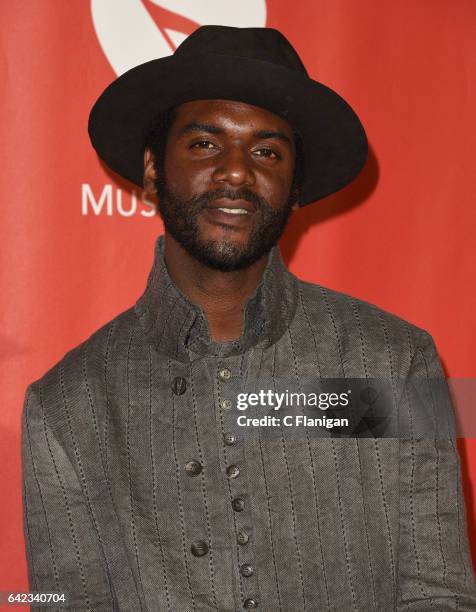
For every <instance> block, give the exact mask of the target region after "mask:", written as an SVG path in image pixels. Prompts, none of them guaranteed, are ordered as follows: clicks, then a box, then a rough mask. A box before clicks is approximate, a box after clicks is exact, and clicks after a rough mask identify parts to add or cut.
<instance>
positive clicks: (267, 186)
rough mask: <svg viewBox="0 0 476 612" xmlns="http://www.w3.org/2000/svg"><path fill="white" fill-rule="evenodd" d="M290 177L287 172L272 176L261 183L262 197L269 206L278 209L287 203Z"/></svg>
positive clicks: (290, 182)
mask: <svg viewBox="0 0 476 612" xmlns="http://www.w3.org/2000/svg"><path fill="white" fill-rule="evenodd" d="M292 179H293V177H292V175H289V173H287V172H282V173H277V174H273V175H271V176H268V177H266V178H265V179H263V181H262V186H263V187H262V195H263V196H264V197H265V198H266V199H267V200H268V202H269V203H270V205H271V206H273V207H276V208H279V207H280V206H282V205H283V203H284V202H286V201H287V199H288V197H289V193H290V191H291V185H292Z"/></svg>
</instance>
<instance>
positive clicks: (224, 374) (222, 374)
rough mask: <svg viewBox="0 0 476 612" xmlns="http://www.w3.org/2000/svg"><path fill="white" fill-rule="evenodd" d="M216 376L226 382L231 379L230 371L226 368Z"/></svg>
mask: <svg viewBox="0 0 476 612" xmlns="http://www.w3.org/2000/svg"><path fill="white" fill-rule="evenodd" d="M218 374H219V376H220V378H221V379H222V380H228V379H229V378H230V377H231V370H229V369H228V368H222V369H221V370H220V371H219V372H218Z"/></svg>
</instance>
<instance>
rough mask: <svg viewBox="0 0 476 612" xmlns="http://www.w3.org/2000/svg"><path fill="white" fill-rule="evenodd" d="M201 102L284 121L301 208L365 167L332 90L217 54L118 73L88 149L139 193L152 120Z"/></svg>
mask: <svg viewBox="0 0 476 612" xmlns="http://www.w3.org/2000/svg"><path fill="white" fill-rule="evenodd" d="M207 99H223V100H236V101H239V102H245V103H247V104H252V105H254V106H259V107H262V108H265V109H267V110H269V111H271V112H273V113H275V114H276V115H278V116H280V117H282V118H284V119H286V120H287V121H289V123H290V124H291V125H292V126H293V128H294V129H295V130H296V131H297V132H298V134H299V135H300V137H301V139H302V143H303V156H304V180H303V184H302V186H301V195H300V205H301V206H305V205H306V204H310V203H312V202H315V201H316V200H319V199H321V198H323V197H325V196H327V195H330V194H331V193H334V192H335V191H338V190H339V189H341V188H342V187H344V186H345V185H347V184H348V183H350V182H351V181H352V180H353V179H354V178H355V177H356V176H357V174H358V173H359V172H360V170H361V169H362V167H363V166H364V164H365V161H366V158H367V150H368V146H367V138H366V135H365V130H364V128H363V127H362V124H361V122H360V121H359V118H358V117H357V115H356V114H355V112H354V111H353V110H352V108H351V107H350V106H349V105H348V104H347V102H345V100H343V99H342V98H341V97H340V96H339V95H338V94H337V93H336V92H335V91H333V90H332V89H330V88H328V87H326V86H325V85H323V84H322V83H318V82H317V81H313V80H311V79H309V78H308V77H306V76H305V75H304V74H301V73H299V72H297V71H294V70H290V69H288V68H285V67H282V66H279V65H276V64H273V63H271V62H266V61H262V60H255V59H250V58H243V57H233V56H229V55H218V54H213V55H212V54H200V55H199V56H197V57H195V58H192V59H189V58H187V59H184V58H181V57H177V56H170V57H166V58H161V59H157V60H152V61H150V62H147V63H145V64H141V65H140V66H137V67H135V68H132V69H131V70H129V71H128V72H126V73H124V74H123V75H122V76H120V77H119V78H118V79H116V80H115V81H114V82H113V83H111V85H109V87H107V89H106V90H105V91H104V92H103V93H102V94H101V96H100V97H99V98H98V100H97V101H96V103H95V105H94V106H93V108H92V110H91V113H90V116H89V126H88V131H89V136H90V138H91V142H92V145H93V147H94V148H95V150H96V152H97V153H98V155H99V157H101V159H102V160H103V161H104V162H105V163H106V164H107V165H108V166H109V167H110V168H111V169H112V170H114V172H116V173H117V174H119V175H120V176H122V177H124V178H126V179H127V180H129V181H131V182H132V183H135V184H136V185H139V186H140V187H142V186H143V182H142V181H143V171H144V168H143V156H144V148H145V143H146V139H147V135H148V131H149V129H150V127H151V124H152V122H153V121H154V119H155V118H156V117H157V116H158V115H159V114H160V113H162V112H164V111H165V110H167V109H168V108H170V107H172V106H177V105H179V104H183V103H184V102H189V101H192V100H207Z"/></svg>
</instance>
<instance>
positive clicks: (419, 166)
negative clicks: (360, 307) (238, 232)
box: [0, 0, 476, 590]
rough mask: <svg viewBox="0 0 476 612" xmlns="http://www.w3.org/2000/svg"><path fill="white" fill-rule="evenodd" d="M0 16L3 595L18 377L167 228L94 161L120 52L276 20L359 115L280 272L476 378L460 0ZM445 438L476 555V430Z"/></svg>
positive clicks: (43, 5)
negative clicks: (359, 148)
mask: <svg viewBox="0 0 476 612" xmlns="http://www.w3.org/2000/svg"><path fill="white" fill-rule="evenodd" d="M204 4H206V5H207V6H206V7H204V6H203V5H204ZM215 4H216V6H214V5H215ZM200 6H201V8H200ZM200 11H202V12H203V15H202V14H201V13H200ZM0 13H1V20H0V28H1V33H2V52H1V53H0V67H1V71H2V82H3V83H4V84H5V85H6V94H7V95H6V96H2V97H1V98H0V124H1V128H2V129H1V134H2V137H1V144H0V148H1V149H0V162H1V169H2V173H1V182H2V205H1V207H0V219H1V224H2V245H1V246H2V249H1V255H2V272H3V274H2V277H1V281H0V283H1V285H0V290H1V295H2V298H3V301H4V306H3V309H2V311H3V317H2V337H1V347H2V366H3V367H2V368H1V370H0V376H1V377H2V381H1V388H2V391H3V393H4V397H3V401H2V405H1V407H2V409H1V411H0V428H1V457H0V460H1V466H2V468H1V470H2V471H1V474H2V477H1V478H2V480H1V490H2V501H1V505H0V512H1V525H0V529H1V533H0V538H1V540H0V541H1V546H0V568H2V569H1V572H2V573H1V575H0V590H12V589H15V590H24V589H25V588H26V587H27V578H26V562H25V558H24V543H23V526H22V511H21V471H20V415H21V410H22V404H23V397H24V392H25V388H26V386H27V384H28V383H29V382H31V381H32V380H34V379H36V378H38V377H39V376H41V375H42V374H43V373H44V372H45V371H46V370H47V369H48V368H50V367H51V366H52V365H53V364H54V363H55V362H56V361H58V360H59V359H60V358H61V357H62V356H63V355H64V353H65V352H66V351H67V350H69V349H70V348H72V347H73V346H75V345H76V344H78V343H79V342H81V341H82V340H84V339H85V338H86V337H87V336H89V335H90V334H91V333H92V332H93V331H94V330H95V329H97V328H98V327H99V326H101V325H102V324H104V323H105V322H106V321H108V320H109V319H111V318H112V317H113V316H115V315H116V314H118V313H119V312H120V311H122V310H124V309H126V308H128V307H129V306H130V305H131V304H132V303H133V302H134V301H135V300H136V298H137V297H138V296H139V294H140V293H141V292H142V290H143V288H144V287H145V282H146V277H147V273H148V270H149V267H150V265H151V262H152V255H153V245H154V241H155V239H156V236H157V235H158V234H159V233H162V225H161V222H160V219H159V218H158V217H157V216H152V215H151V208H150V206H148V205H147V204H146V203H142V202H141V201H140V197H139V196H140V194H137V197H136V196H135V195H134V194H131V192H130V189H131V186H130V185H127V184H125V183H121V182H119V181H117V180H116V179H115V177H113V176H111V175H110V174H108V173H107V172H106V170H105V169H104V168H103V167H102V166H101V165H100V164H99V162H98V160H97V158H96V155H95V153H94V151H93V149H92V148H91V146H90V144H89V141H88V137H87V129H86V125H87V117H88V112H89V109H90V107H91V105H92V103H93V102H94V100H95V99H96V97H97V96H98V95H99V93H100V92H101V91H102V89H103V88H104V87H105V86H106V85H107V84H108V83H109V82H110V81H111V80H112V79H113V78H114V77H115V75H116V73H117V72H120V71H121V70H124V69H125V68H126V67H127V66H126V65H125V64H124V62H126V64H127V61H133V59H134V58H136V57H139V58H140V57H141V56H140V53H145V55H147V53H148V54H149V56H150V57H153V56H154V55H156V56H157V55H161V54H163V49H165V50H166V52H170V49H173V48H174V44H177V42H178V41H180V40H181V38H183V37H184V36H185V35H187V34H189V33H190V32H191V31H193V29H195V28H196V27H197V26H198V25H200V24H202V23H213V22H216V23H222V24H225V25H264V24H265V23H266V25H269V26H273V27H276V28H278V29H280V30H282V31H283V32H284V34H285V35H286V36H287V37H288V38H289V39H290V40H291V42H292V43H293V44H294V46H295V47H296V48H297V50H298V52H299V53H300V54H301V57H302V58H303V60H304V63H305V64H306V66H307V68H308V71H309V73H310V75H311V76H312V77H314V78H316V79H318V80H321V81H322V82H324V83H326V84H328V85H329V86H330V87H332V88H334V89H336V90H337V91H338V92H339V93H341V95H343V97H344V98H345V99H347V100H348V101H349V102H350V104H351V106H352V107H353V108H354V109H355V110H356V112H357V113H358V114H359V116H360V117H361V119H362V121H363V123H364V125H365V127H366V130H367V134H368V137H369V142H370V157H369V160H368V163H367V165H366V167H365V169H364V171H363V173H362V175H361V176H360V177H359V178H358V179H357V181H355V182H354V184H352V185H351V186H350V187H348V188H346V189H345V190H343V191H342V192H340V193H339V194H336V195H334V196H331V197H329V198H326V199H325V200H323V201H321V202H320V203H318V204H315V205H312V206H309V207H307V208H306V209H303V210H301V211H298V212H297V213H296V214H295V215H294V217H293V219H292V221H291V223H290V227H289V228H288V230H287V233H286V235H285V237H284V239H283V240H282V243H281V246H282V250H283V254H284V256H285V259H286V261H287V263H288V265H289V267H290V269H291V270H292V271H293V272H294V273H295V274H297V275H298V276H300V277H301V278H304V279H306V280H309V281H311V282H318V283H321V284H324V285H327V286H330V287H332V288H334V289H337V290H340V291H344V292H345V293H349V294H351V295H354V296H357V297H359V298H362V299H364V300H367V301H370V302H373V303H375V304H377V305H379V306H381V307H382V308H384V309H386V310H389V311H391V312H393V313H395V314H398V315H399V316H401V317H403V318H405V319H407V320H409V321H411V322H412V323H414V324H416V325H418V326H421V327H423V328H425V329H427V330H428V331H429V332H430V333H431V334H432V335H433V337H434V339H435V341H436V343H437V346H438V348H439V352H440V355H441V358H442V361H443V363H444V366H445V369H446V372H447V375H448V376H450V377H453V378H458V377H460V378H461V377H466V378H470V377H474V376H475V374H476V365H475V361H474V356H473V354H474V344H475V339H476V338H475V336H476V334H475V328H474V312H475V310H476V289H475V287H474V263H475V256H474V234H475V230H476V211H475V208H474V193H475V191H476V179H475V176H476V173H475V165H476V155H475V150H476V130H475V123H474V118H473V114H474V109H475V108H476V90H475V64H476V43H475V41H476V31H475V30H476V3H475V2H474V0H458V2H454V0H415V1H414V2H408V1H407V0H392V2H375V0H300V2H299V3H295V2H294V3H291V2H286V0H267V2H265V0H248V1H247V2H245V1H244V0H241V1H240V0H236V1H235V0H234V1H230V2H223V0H221V1H219V2H214V1H211V0H209V1H208V2H207V3H198V2H195V3H194V2H193V0H168V1H165V0H164V1H162V2H159V1H158V0H142V1H141V0H112V1H111V0H92V1H90V0H69V1H68V2H62V1H60V0H23V1H22V2H18V1H16V0H10V1H7V0H4V1H3V2H2V6H1V8H0ZM93 15H94V19H93ZM133 15H136V16H137V22H134V19H135V17H133ZM139 17H140V19H139ZM159 47H160V52H155V49H156V48H157V49H159ZM151 54H152V55H151ZM145 59H148V57H146V56H144V60H145ZM121 62H122V64H121ZM459 450H460V454H461V458H462V466H463V478H464V487H465V496H466V506H467V513H468V520H469V526H470V536H471V542H472V545H473V551H474V552H475V553H476V528H475V525H476V521H475V508H474V506H475V503H476V495H475V494H474V493H473V490H472V486H471V483H472V482H473V483H474V482H476V441H475V440H474V439H465V440H460V441H459Z"/></svg>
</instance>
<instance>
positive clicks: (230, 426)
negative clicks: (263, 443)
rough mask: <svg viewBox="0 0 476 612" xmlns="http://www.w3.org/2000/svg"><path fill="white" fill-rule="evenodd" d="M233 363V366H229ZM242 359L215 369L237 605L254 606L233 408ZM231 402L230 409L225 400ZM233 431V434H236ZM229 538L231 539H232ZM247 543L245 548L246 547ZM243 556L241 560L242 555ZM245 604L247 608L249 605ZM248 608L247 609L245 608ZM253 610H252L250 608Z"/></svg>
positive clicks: (242, 457)
mask: <svg viewBox="0 0 476 612" xmlns="http://www.w3.org/2000/svg"><path fill="white" fill-rule="evenodd" d="M232 361H233V363H232ZM240 362H241V356H238V357H237V358H234V359H233V358H228V359H227V360H226V364H224V363H223V362H222V363H221V364H220V367H219V368H218V370H217V381H218V385H217V388H218V410H219V422H220V424H221V432H219V435H220V440H219V443H220V446H221V448H222V456H223V457H224V471H225V474H224V476H225V478H226V482H227V484H228V490H229V493H230V503H231V508H232V516H233V525H234V534H230V536H231V538H233V541H234V543H235V547H236V555H237V561H238V566H237V567H236V570H235V571H237V572H238V576H239V581H240V583H241V589H240V590H241V597H240V600H239V601H240V606H243V607H244V606H245V601H246V602H252V603H251V605H256V606H257V600H256V598H255V594H256V593H257V583H256V581H257V577H256V572H255V568H254V565H253V563H252V559H253V557H254V555H253V545H252V538H251V537H250V534H251V529H250V527H249V526H250V524H251V513H250V504H249V496H248V490H247V486H248V482H247V479H246V464H245V454H244V447H243V444H244V440H243V435H240V433H239V431H238V430H239V426H238V425H237V422H236V419H237V417H238V416H239V414H240V412H239V411H237V409H236V407H235V402H236V398H237V395H238V393H240V392H242V391H243V390H244V389H243V386H242V384H243V377H242V376H240V374H239V373H240ZM227 399H228V400H230V403H231V406H230V405H229V403H228V402H226V401H224V400H227ZM235 432H236V433H235ZM231 538H230V539H231ZM245 544H246V546H245ZM244 553H246V556H245V557H244V558H242V557H243V555H244ZM247 605H250V603H248V604H247ZM245 609H247V608H245ZM249 609H253V608H249Z"/></svg>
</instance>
